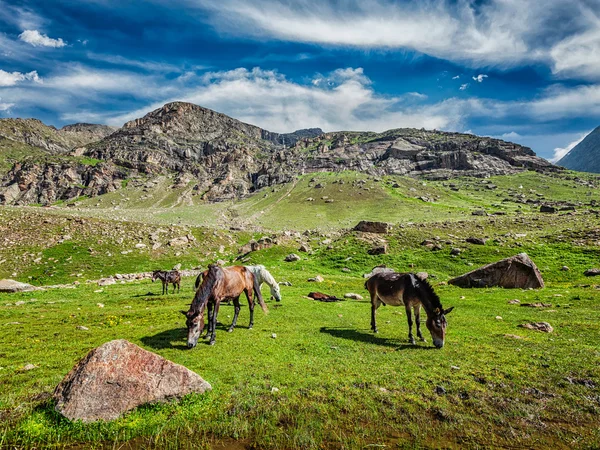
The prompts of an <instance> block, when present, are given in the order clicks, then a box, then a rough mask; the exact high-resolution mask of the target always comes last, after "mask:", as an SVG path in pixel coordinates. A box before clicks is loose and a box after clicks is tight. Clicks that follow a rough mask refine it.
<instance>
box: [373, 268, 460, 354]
mask: <svg viewBox="0 0 600 450" xmlns="http://www.w3.org/2000/svg"><path fill="white" fill-rule="evenodd" d="M365 289H367V290H368V291H369V293H370V294H371V330H373V332H375V333H377V323H376V321H375V313H376V311H377V308H379V307H380V306H381V305H382V304H383V305H391V306H400V305H404V307H405V308H406V318H407V319H408V340H409V341H410V342H411V343H412V344H415V338H414V337H413V334H412V314H411V308H413V309H414V312H415V321H416V324H417V337H418V338H419V339H421V340H422V341H425V338H423V335H422V334H421V324H420V310H421V306H423V308H424V309H425V312H426V313H427V321H426V322H425V325H426V326H427V328H428V329H429V332H430V333H431V338H432V339H433V345H435V346H436V347H437V348H442V347H443V346H444V339H445V337H446V326H447V325H448V324H447V322H446V315H447V314H448V313H450V311H452V310H453V309H454V307H451V308H448V309H446V310H445V309H444V308H443V307H442V303H441V302H440V298H439V297H438V296H437V294H436V293H435V292H434V291H433V288H432V287H431V285H430V284H429V283H428V282H427V281H426V280H421V279H419V278H418V277H417V276H416V275H415V274H414V273H395V272H392V273H378V274H375V275H373V276H372V277H371V278H369V279H368V280H367V282H366V283H365Z"/></svg>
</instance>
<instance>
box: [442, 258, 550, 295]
mask: <svg viewBox="0 0 600 450" xmlns="http://www.w3.org/2000/svg"><path fill="white" fill-rule="evenodd" d="M448 283H449V284H453V285H455V286H459V287H463V288H473V287H475V288H478V287H491V286H498V287H503V288H509V289H529V288H533V289H537V288H543V287H544V280H543V279H542V274H541V273H540V271H539V270H538V268H537V266H536V265H535V263H534V262H533V261H532V260H531V259H530V258H529V256H527V254H526V253H519V254H518V255H515V256H511V257H510V258H506V259H503V260H501V261H498V262H495V263H492V264H488V265H487V266H483V267H480V268H479V269H475V270H473V271H471V272H468V273H466V274H464V275H461V276H459V277H456V278H453V279H451V280H450V281H448Z"/></svg>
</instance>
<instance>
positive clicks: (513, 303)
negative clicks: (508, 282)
mask: <svg viewBox="0 0 600 450" xmlns="http://www.w3.org/2000/svg"><path fill="white" fill-rule="evenodd" d="M519 303H521V300H519V299H517V298H514V299H512V300H509V301H508V304H509V305H518V304H519Z"/></svg>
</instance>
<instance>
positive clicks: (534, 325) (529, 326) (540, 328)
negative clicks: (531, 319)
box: [519, 322, 554, 333]
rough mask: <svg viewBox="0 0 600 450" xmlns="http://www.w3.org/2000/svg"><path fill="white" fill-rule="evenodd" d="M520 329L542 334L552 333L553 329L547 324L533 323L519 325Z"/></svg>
mask: <svg viewBox="0 0 600 450" xmlns="http://www.w3.org/2000/svg"><path fill="white" fill-rule="evenodd" d="M519 327H520V328H527V329H528V330H535V331H543V332H544V333H552V332H553V331H554V328H552V325H550V324H549V323H548V322H535V323H524V324H522V325H519Z"/></svg>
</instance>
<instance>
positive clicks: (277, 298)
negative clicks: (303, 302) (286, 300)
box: [271, 286, 281, 302]
mask: <svg viewBox="0 0 600 450" xmlns="http://www.w3.org/2000/svg"><path fill="white" fill-rule="evenodd" d="M271 296H272V297H273V298H274V299H275V301H277V302H280V301H281V291H280V290H279V286H276V287H272V288H271Z"/></svg>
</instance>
